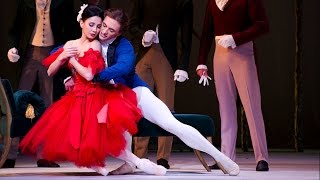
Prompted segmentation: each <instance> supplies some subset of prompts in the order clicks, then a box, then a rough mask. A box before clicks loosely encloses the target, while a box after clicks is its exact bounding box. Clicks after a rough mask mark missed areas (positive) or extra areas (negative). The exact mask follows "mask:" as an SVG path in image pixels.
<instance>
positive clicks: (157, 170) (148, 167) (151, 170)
mask: <svg viewBox="0 0 320 180" xmlns="http://www.w3.org/2000/svg"><path fill="white" fill-rule="evenodd" d="M137 167H138V168H139V169H140V170H142V171H144V172H145V173H147V174H154V175H157V176H163V175H165V174H166V172H167V169H166V168H164V167H163V166H160V165H157V164H155V163H153V162H151V161H150V160H148V159H140V160H139V161H138V163H137Z"/></svg>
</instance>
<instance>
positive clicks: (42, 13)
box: [3, 0, 77, 167]
mask: <svg viewBox="0 0 320 180" xmlns="http://www.w3.org/2000/svg"><path fill="white" fill-rule="evenodd" d="M16 4H17V8H16V13H15V18H14V22H13V24H12V27H11V28H10V31H9V37H8V41H9V42H8V59H9V60H10V61H11V62H17V61H18V60H20V61H19V62H20V63H21V67H22V70H21V74H20V82H19V87H18V89H23V90H29V91H31V90H33V89H34V87H38V92H39V94H40V96H41V97H42V98H43V99H44V102H45V104H46V106H49V105H50V104H51V103H52V101H53V80H52V78H50V77H49V76H48V75H47V70H46V68H45V67H44V66H43V65H42V64H41V61H42V60H43V59H44V58H45V57H47V56H48V55H49V52H50V51H51V50H52V49H53V48H54V47H55V46H57V45H61V44H64V43H65V42H66V40H67V39H72V31H73V30H74V29H75V28H77V27H75V26H73V25H74V24H75V22H76V19H75V14H74V8H73V0H17V1H16ZM57 77H58V78H57V79H56V80H57V81H56V82H57V85H56V86H55V88H54V89H55V90H57V91H56V97H57V98H58V96H60V95H61V94H62V93H64V92H61V91H63V90H64V87H63V86H62V85H63V84H62V83H61V86H59V85H58V84H59V83H60V78H59V76H57ZM18 143H19V138H14V139H13V142H12V148H11V153H10V154H9V156H8V160H7V162H6V163H5V164H4V166H3V167H14V164H15V159H16V156H17V149H18V146H17V145H18ZM37 164H38V166H39V167H59V165H58V164H56V163H54V162H49V161H46V160H43V159H40V160H38V161H37Z"/></svg>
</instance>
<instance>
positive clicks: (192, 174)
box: [0, 150, 320, 180]
mask: <svg viewBox="0 0 320 180" xmlns="http://www.w3.org/2000/svg"><path fill="white" fill-rule="evenodd" d="M237 154H238V158H237V162H238V164H239V165H240V170H241V172H240V174H239V175H238V176H228V175H224V174H223V173H222V171H220V170H213V171H212V172H207V171H206V170H205V169H204V168H203V166H202V165H201V164H200V162H199V161H198V159H197V158H196V156H195V155H194V154H193V152H173V153H172V155H171V159H170V165H171V169H170V170H168V172H167V174H166V176H152V175H147V174H145V173H143V172H141V171H140V170H137V171H136V172H135V173H134V174H131V175H121V176H107V177H104V176H100V175H98V174H96V173H95V172H93V171H92V170H90V169H87V168H77V167H75V166H74V165H72V164H70V163H59V164H60V165H61V167H60V168H37V167H36V162H35V161H34V160H33V159H30V158H27V157H23V156H21V157H19V159H18V160H17V164H16V168H13V169H0V179H6V180H20V179H21V180H47V179H52V180H73V179H81V180H95V179H117V180H122V179H123V180H128V179H137V180H141V179H143V180H145V179H152V180H167V179H183V180H189V179H190V180H197V179H214V180H220V179H232V180H238V179H241V180H251V179H252V180H253V179H255V180H260V179H267V180H276V179H285V180H287V179H288V180H313V179H314V180H319V170H320V169H319V159H320V157H319V150H313V151H310V150H309V151H305V152H303V153H295V152H279V151H278V152H275V151H272V152H270V160H269V167H270V171H269V172H256V171H255V162H254V157H253V153H252V152H247V153H244V152H238V153H237ZM150 159H151V160H153V161H155V153H150ZM205 159H206V160H207V162H208V164H210V162H211V160H212V159H211V158H210V157H209V156H206V155H205ZM122 163H123V162H122V161H119V160H117V159H113V158H110V159H109V160H108V164H109V168H108V169H109V170H113V169H115V168H117V167H118V166H119V165H121V164H122Z"/></svg>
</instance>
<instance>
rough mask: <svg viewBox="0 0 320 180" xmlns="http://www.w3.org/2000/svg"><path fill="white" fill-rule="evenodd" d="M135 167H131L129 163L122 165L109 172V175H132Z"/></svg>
mask: <svg viewBox="0 0 320 180" xmlns="http://www.w3.org/2000/svg"><path fill="white" fill-rule="evenodd" d="M134 170H135V166H134V167H132V166H131V165H130V164H129V163H127V162H126V163H124V164H122V165H121V166H120V167H118V168H117V169H115V170H113V171H110V173H109V174H110V175H123V174H132V173H134Z"/></svg>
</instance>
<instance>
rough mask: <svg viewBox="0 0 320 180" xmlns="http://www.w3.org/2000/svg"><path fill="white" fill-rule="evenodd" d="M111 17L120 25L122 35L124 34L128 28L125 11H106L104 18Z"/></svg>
mask: <svg viewBox="0 0 320 180" xmlns="http://www.w3.org/2000/svg"><path fill="white" fill-rule="evenodd" d="M106 16H108V17H110V18H112V19H114V20H116V21H118V23H119V24H120V33H123V32H124V31H126V30H127V28H128V16H127V15H126V13H125V11H124V10H122V9H117V8H110V9H107V10H105V11H104V17H106Z"/></svg>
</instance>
